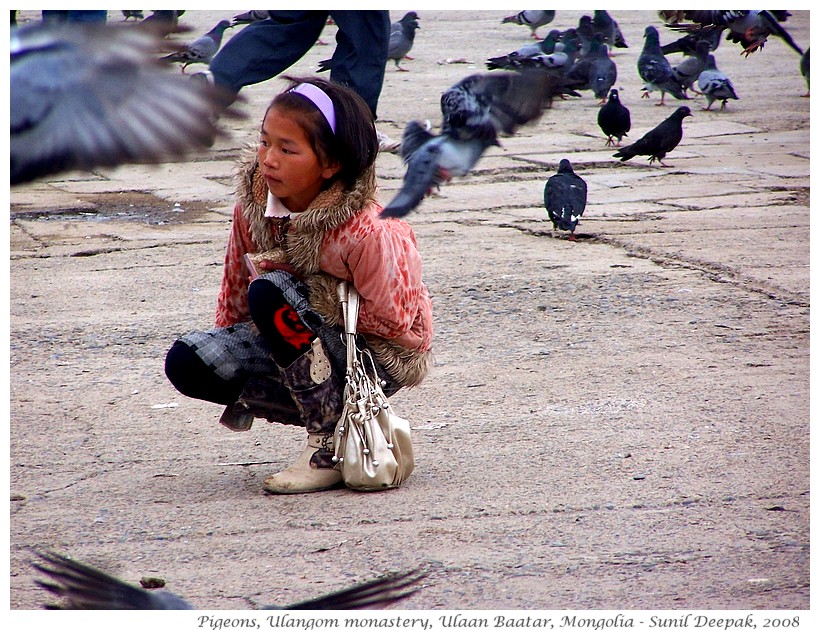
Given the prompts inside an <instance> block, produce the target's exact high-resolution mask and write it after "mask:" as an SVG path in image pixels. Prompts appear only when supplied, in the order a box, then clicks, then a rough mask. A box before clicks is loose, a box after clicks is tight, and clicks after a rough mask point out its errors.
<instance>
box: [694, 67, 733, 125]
mask: <svg viewBox="0 0 820 630" xmlns="http://www.w3.org/2000/svg"><path fill="white" fill-rule="evenodd" d="M698 87H699V88H700V91H701V92H702V93H703V95H704V96H705V97H706V101H707V103H708V105H707V106H706V107H704V110H709V109H711V108H712V103H714V102H715V101H721V103H720V109H721V111H723V110H724V109H725V108H726V101H727V100H729V99H734V100H737V94H735V88H734V87H733V86H732V82H731V81H730V80H729V77H727V76H726V75H725V74H723V73H722V72H721V71H720V70H718V69H717V64H716V63H715V56H714V55H709V56H708V57H707V58H706V66H705V67H704V69H703V71H702V72H701V73H700V76H699V77H698Z"/></svg>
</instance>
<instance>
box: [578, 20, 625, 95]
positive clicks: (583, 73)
mask: <svg viewBox="0 0 820 630" xmlns="http://www.w3.org/2000/svg"><path fill="white" fill-rule="evenodd" d="M565 77H566V81H567V83H566V84H567V86H568V87H570V88H573V89H576V90H592V93H593V94H594V95H595V98H597V99H598V100H600V101H601V102H603V101H604V100H606V97H607V94H609V90H610V89H612V86H613V85H615V81H616V80H617V79H618V68H617V67H616V66H615V62H614V61H612V59H610V58H609V52H608V48H607V46H606V44H604V36H603V34H602V33H596V34H595V36H594V37H593V38H592V42H591V44H590V49H589V52H588V53H587V54H586V55H584V56H583V57H581V58H580V59H578V60H577V61H576V62H575V64H574V65H573V66H572V67H571V68H570V69H569V70H568V71H567V73H566V74H565Z"/></svg>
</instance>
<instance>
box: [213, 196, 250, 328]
mask: <svg viewBox="0 0 820 630" xmlns="http://www.w3.org/2000/svg"><path fill="white" fill-rule="evenodd" d="M255 251H256V246H255V245H254V243H253V241H252V240H251V237H250V232H249V230H248V223H247V221H246V220H245V215H244V213H243V212H242V204H239V203H238V204H236V206H234V209H233V222H232V223H231V232H230V234H229V235H228V244H227V246H226V248H225V266H224V269H223V272H222V287H221V289H220V291H219V297H218V298H217V303H216V318H215V323H216V326H217V327H218V328H223V327H225V326H231V325H233V324H237V323H239V322H241V321H245V320H247V319H248V318H249V317H250V311H249V310H248V276H249V274H248V270H247V268H246V267H245V261H244V260H243V259H242V257H243V256H244V255H245V254H246V253H254V252H255Z"/></svg>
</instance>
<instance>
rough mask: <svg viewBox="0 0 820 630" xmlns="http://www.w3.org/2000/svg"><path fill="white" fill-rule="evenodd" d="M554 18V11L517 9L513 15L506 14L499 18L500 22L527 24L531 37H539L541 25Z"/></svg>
mask: <svg viewBox="0 0 820 630" xmlns="http://www.w3.org/2000/svg"><path fill="white" fill-rule="evenodd" d="M554 19H555V11H519V12H518V13H516V14H515V15H508V16H507V17H505V18H504V19H502V20H501V23H502V24H510V23H512V24H520V25H522V26H529V28H530V36H531V37H532V38H533V39H540V38H539V37H538V32H537V31H538V29H539V28H540V27H541V26H545V25H546V24H549V23H550V22H552V21H553V20H554Z"/></svg>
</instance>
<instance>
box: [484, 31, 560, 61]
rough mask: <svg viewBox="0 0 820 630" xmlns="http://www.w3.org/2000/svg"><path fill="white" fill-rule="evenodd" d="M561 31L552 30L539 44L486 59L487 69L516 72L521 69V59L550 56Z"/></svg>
mask: <svg viewBox="0 0 820 630" xmlns="http://www.w3.org/2000/svg"><path fill="white" fill-rule="evenodd" d="M560 36H561V31H559V30H558V29H553V30H551V31H550V32H549V33H547V36H546V37H545V38H544V39H542V40H541V41H540V42H533V43H531V44H524V45H523V46H521V47H520V48H518V49H516V50H514V51H513V52H511V53H507V54H506V55H501V56H499V57H490V58H489V59H487V69H488V70H496V69H504V70H517V69H520V68H521V67H522V59H529V58H532V57H535V56H538V55H551V54H553V53H554V52H555V47H556V44H557V43H558V38H559V37H560Z"/></svg>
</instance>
